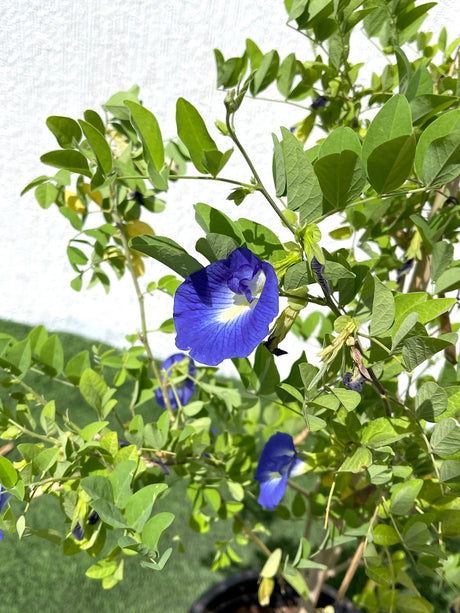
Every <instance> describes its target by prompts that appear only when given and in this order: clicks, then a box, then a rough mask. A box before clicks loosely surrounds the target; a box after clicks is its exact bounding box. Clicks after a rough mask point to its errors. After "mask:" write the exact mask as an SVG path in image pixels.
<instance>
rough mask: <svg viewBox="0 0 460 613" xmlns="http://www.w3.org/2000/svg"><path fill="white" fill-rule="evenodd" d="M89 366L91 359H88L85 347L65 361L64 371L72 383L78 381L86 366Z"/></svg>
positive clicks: (77, 382) (75, 383)
mask: <svg viewBox="0 0 460 613" xmlns="http://www.w3.org/2000/svg"><path fill="white" fill-rule="evenodd" d="M90 367H91V361H90V359H89V351H88V350H87V349H85V350H84V351H81V352H80V353H77V355H75V356H73V358H70V360H69V361H68V362H67V364H66V367H65V370H64V373H65V376H66V377H67V379H69V381H71V382H72V383H73V384H74V385H78V384H79V383H80V378H81V376H82V374H83V373H84V371H85V370H86V369H87V368H90Z"/></svg>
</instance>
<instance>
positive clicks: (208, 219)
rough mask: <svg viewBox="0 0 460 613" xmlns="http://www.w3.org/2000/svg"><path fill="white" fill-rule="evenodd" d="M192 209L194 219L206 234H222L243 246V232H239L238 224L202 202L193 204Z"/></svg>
mask: <svg viewBox="0 0 460 613" xmlns="http://www.w3.org/2000/svg"><path fill="white" fill-rule="evenodd" d="M194 208H195V219H196V221H197V222H198V224H199V225H200V226H201V227H202V228H203V230H204V231H205V232H206V234H208V233H209V232H213V233H216V234H223V235H225V236H228V237H230V238H232V239H233V240H234V241H235V242H236V243H237V245H244V243H245V239H244V235H243V232H242V231H241V230H240V228H239V226H238V224H237V223H235V222H234V221H232V220H231V219H230V217H227V215H225V213H222V212H221V211H219V210H218V209H215V208H213V207H212V206H209V204H204V203H203V202H199V203H198V204H195V207H194Z"/></svg>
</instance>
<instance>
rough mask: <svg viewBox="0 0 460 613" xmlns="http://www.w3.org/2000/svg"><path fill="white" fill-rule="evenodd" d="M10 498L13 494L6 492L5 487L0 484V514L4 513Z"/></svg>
mask: <svg viewBox="0 0 460 613" xmlns="http://www.w3.org/2000/svg"><path fill="white" fill-rule="evenodd" d="M10 496H11V494H10V493H9V492H7V491H6V490H5V488H4V487H3V485H1V484H0V512H1V511H2V509H3V507H4V506H5V504H6V503H7V501H8V498H9V497H10Z"/></svg>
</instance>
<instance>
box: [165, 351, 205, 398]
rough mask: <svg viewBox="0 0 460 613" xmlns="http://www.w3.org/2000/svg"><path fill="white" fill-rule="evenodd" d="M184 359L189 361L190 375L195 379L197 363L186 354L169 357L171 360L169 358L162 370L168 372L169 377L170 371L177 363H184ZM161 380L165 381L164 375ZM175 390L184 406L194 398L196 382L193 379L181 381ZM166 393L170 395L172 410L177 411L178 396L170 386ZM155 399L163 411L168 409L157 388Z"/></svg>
mask: <svg viewBox="0 0 460 613" xmlns="http://www.w3.org/2000/svg"><path fill="white" fill-rule="evenodd" d="M184 359H188V361H189V362H188V374H189V375H190V376H192V377H194V376H195V373H196V368H195V363H194V362H193V360H192V359H191V358H189V357H188V356H187V355H185V354H184V353H175V354H173V355H171V356H169V358H167V359H166V360H165V361H164V362H163V364H162V365H161V370H162V371H166V373H167V375H169V374H170V373H169V372H168V371H169V370H170V369H171V367H172V366H173V365H174V364H175V363H176V362H182V361H183V360H184ZM161 379H162V381H163V380H164V376H163V375H162V377H161ZM174 389H175V390H176V394H177V396H178V397H179V400H180V403H181V405H182V406H184V405H186V404H187V403H188V402H189V400H190V398H191V397H192V396H193V391H194V389H195V382H194V381H193V380H192V379H185V380H184V381H181V382H180V383H178V384H174ZM166 392H167V394H168V398H169V404H170V405H171V408H172V409H177V408H178V405H177V400H176V396H175V395H174V392H173V390H172V388H171V386H170V385H168V384H167V386H166ZM155 399H156V401H157V403H158V404H159V405H160V406H161V407H163V409H165V408H166V405H165V401H164V398H163V394H162V393H161V389H160V388H159V387H157V389H156V390H155Z"/></svg>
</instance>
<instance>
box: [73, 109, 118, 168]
mask: <svg viewBox="0 0 460 613" xmlns="http://www.w3.org/2000/svg"><path fill="white" fill-rule="evenodd" d="M79 123H80V125H81V127H82V130H83V132H84V133H85V136H86V138H87V140H88V143H89V146H90V147H91V149H92V150H93V153H94V155H95V156H96V161H97V165H98V167H99V170H100V171H101V173H102V174H103V175H104V176H107V175H108V174H109V172H110V171H111V170H112V151H111V149H110V146H109V143H108V142H107V141H106V140H105V138H104V135H103V134H101V133H100V132H99V130H97V129H96V128H95V127H94V126H93V125H92V124H90V123H88V122H87V121H83V119H80V120H79Z"/></svg>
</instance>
